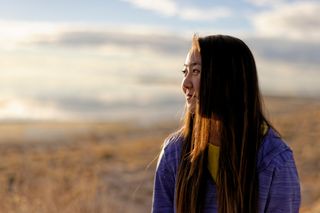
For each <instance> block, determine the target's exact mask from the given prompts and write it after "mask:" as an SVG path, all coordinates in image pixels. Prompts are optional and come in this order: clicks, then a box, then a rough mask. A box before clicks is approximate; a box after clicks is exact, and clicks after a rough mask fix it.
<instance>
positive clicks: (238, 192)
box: [175, 35, 271, 213]
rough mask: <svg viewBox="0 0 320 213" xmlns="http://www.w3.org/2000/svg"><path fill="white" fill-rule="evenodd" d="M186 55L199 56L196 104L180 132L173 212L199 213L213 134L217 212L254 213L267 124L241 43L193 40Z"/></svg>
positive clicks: (252, 70) (251, 60)
mask: <svg viewBox="0 0 320 213" xmlns="http://www.w3.org/2000/svg"><path fill="white" fill-rule="evenodd" d="M190 51H198V52H200V55H201V63H202V65H201V66H202V67H201V77H200V91H199V102H198V104H197V105H196V110H195V113H194V114H191V113H190V112H188V111H187V112H186V114H185V121H184V124H183V128H182V135H183V137H184V143H183V145H182V153H181V159H180V163H179V168H178V174H177V182H176V192H175V193H176V208H177V212H178V213H188V212H190V213H199V212H201V211H202V210H203V206H204V200H205V194H206V193H205V192H206V182H205V180H206V178H205V177H206V175H209V174H208V171H207V144H208V141H209V139H210V138H212V136H213V134H219V139H220V155H219V168H218V174H217V197H218V211H219V212H220V213H225V212H227V213H233V212H246V213H247V212H258V199H257V198H258V176H257V169H256V159H257V153H258V150H259V146H260V143H261V141H262V137H263V135H262V131H261V126H262V124H263V123H265V124H267V125H268V126H271V124H270V123H269V122H268V120H267V119H266V117H265V116H264V113H263V108H262V98H261V94H260V90H259V85H258V76H257V70H256V65H255V61H254V57H253V55H252V53H251V51H250V50H249V48H248V47H247V45H246V44H245V43H244V42H243V41H241V40H240V39H237V38H234V37H231V36H226V35H213V36H208V37H204V38H197V37H196V36H194V38H193V45H192V48H191V50H190ZM217 121H218V122H217ZM218 124H219V125H218Z"/></svg>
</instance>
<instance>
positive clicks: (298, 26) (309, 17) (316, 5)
mask: <svg viewBox="0 0 320 213" xmlns="http://www.w3.org/2000/svg"><path fill="white" fill-rule="evenodd" d="M319 11H320V2H311V1H310V2H299V3H294V4H286V5H281V6H279V7H276V8H274V9H272V10H270V11H266V12H263V13H259V14H257V15H255V16H253V17H252V21H253V24H254V26H255V28H256V33H257V34H258V35H259V36H262V37H282V38H290V39H298V40H305V41H311V42H312V41H319V40H320V15H319Z"/></svg>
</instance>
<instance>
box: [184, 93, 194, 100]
mask: <svg viewBox="0 0 320 213" xmlns="http://www.w3.org/2000/svg"><path fill="white" fill-rule="evenodd" d="M193 97H195V96H193V95H190V94H188V95H187V96H186V98H187V100H188V101H189V100H190V99H191V98H193Z"/></svg>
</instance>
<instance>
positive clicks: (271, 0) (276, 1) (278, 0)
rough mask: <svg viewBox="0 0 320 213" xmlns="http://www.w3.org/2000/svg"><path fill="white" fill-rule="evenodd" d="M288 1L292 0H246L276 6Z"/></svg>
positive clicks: (259, 4) (255, 3) (261, 4)
mask: <svg viewBox="0 0 320 213" xmlns="http://www.w3.org/2000/svg"><path fill="white" fill-rule="evenodd" d="M290 1H292V0H246V2H249V3H251V4H254V5H257V6H276V5H280V4H283V3H287V2H290Z"/></svg>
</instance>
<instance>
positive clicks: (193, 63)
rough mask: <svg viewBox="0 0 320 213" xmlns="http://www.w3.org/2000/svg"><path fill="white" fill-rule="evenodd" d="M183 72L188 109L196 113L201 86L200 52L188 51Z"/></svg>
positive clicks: (183, 85) (183, 87) (183, 89)
mask: <svg viewBox="0 0 320 213" xmlns="http://www.w3.org/2000/svg"><path fill="white" fill-rule="evenodd" d="M182 72H183V80H182V84H181V87H182V91H183V93H184V95H185V98H186V103H187V108H188V110H189V111H190V112H191V113H194V110H195V107H196V102H197V100H198V97H199V88H200V73H201V56H200V53H199V52H197V51H190V52H189V53H188V55H187V58H186V61H185V63H184V66H183V69H182Z"/></svg>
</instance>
